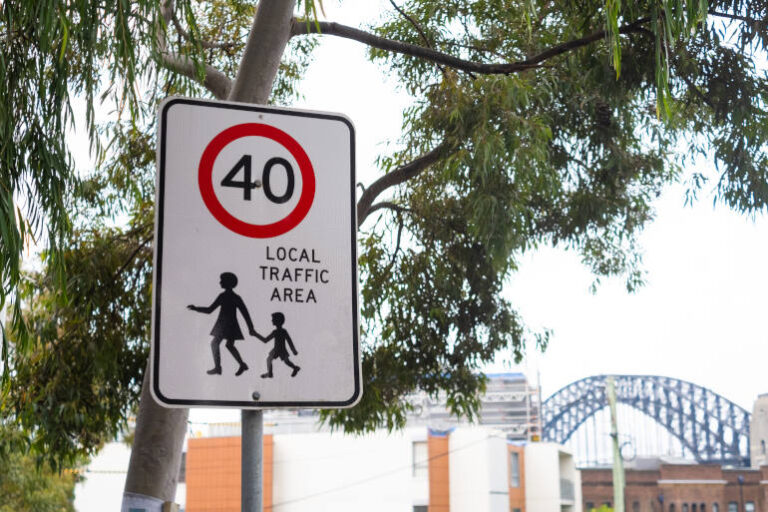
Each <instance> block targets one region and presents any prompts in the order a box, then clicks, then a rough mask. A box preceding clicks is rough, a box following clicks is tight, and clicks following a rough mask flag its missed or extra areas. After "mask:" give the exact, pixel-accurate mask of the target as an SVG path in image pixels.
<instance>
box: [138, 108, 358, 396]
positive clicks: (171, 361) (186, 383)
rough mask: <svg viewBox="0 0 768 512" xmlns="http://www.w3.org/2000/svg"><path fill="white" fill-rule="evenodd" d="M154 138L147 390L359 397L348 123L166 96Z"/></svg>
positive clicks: (352, 175)
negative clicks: (152, 270)
mask: <svg viewBox="0 0 768 512" xmlns="http://www.w3.org/2000/svg"><path fill="white" fill-rule="evenodd" d="M158 136H159V140H158V179H157V200H156V222H155V273H154V297H153V316H152V318H153V326H152V356H151V357H152V368H151V384H152V385H151V389H152V393H153V395H154V397H155V399H156V400H157V401H158V402H160V403H161V404H163V405H166V406H169V407H189V406H191V405H195V406H216V407H227V406H231V407H237V408H256V409H259V408H275V407H291V408H300V407H323V408H325V407H349V406H352V405H354V404H355V403H356V402H357V401H358V400H359V398H360V395H361V391H362V390H361V380H360V354H359V346H358V304H357V253H356V251H357V247H356V233H357V225H356V212H355V138H354V127H353V126H352V123H351V122H350V121H349V120H348V119H347V118H346V117H344V116H342V115H339V114H328V113H319V112H307V111H297V110H288V109H282V108H280V109H278V108H273V107H264V106H255V105H245V104H238V103H230V102H215V101H203V100H196V99H187V98H170V99H167V100H165V101H164V102H163V104H162V105H161V107H160V114H159V123H158Z"/></svg>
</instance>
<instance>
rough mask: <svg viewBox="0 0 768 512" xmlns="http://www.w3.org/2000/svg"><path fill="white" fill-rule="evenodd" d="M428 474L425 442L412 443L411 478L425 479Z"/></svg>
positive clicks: (427, 456) (427, 452)
mask: <svg viewBox="0 0 768 512" xmlns="http://www.w3.org/2000/svg"><path fill="white" fill-rule="evenodd" d="M428 474H429V450H428V449H427V442H426V441H414V442H413V476H414V477H415V478H426V477H427V475H428Z"/></svg>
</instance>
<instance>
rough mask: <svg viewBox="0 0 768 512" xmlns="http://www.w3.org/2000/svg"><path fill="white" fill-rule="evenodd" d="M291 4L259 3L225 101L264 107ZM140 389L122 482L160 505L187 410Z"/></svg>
mask: <svg viewBox="0 0 768 512" xmlns="http://www.w3.org/2000/svg"><path fill="white" fill-rule="evenodd" d="M295 5H296V1H295V0H261V1H260V2H259V5H258V8H257V10H256V15H255V17H254V21H253V25H252V26H251V32H250V34H249V36H248V42H247V43H246V46H245V50H244V51H243V58H242V60H241V62H240V68H239V70H238V73H237V78H236V80H235V85H234V86H233V87H232V92H231V94H230V97H229V99H230V100H232V101H241V102H246V103H266V102H267V99H268V98H269V93H270V91H271V90H272V83H273V82H274V79H275V75H276V74H277V70H278V67H279V66H280V60H281V58H282V55H283V52H284V51H285V46H286V44H287V43H288V39H289V38H290V31H291V18H292V16H293V10H294V6H295ZM150 371H151V362H150V364H148V365H147V370H146V372H147V373H146V375H145V376H144V382H143V384H142V389H141V398H140V400H141V401H140V404H139V413H138V416H137V417H136V433H135V438H134V441H133V450H132V452H131V461H130V463H129V465H128V477H127V479H126V481H125V496H124V498H123V502H124V503H123V505H124V508H125V505H126V500H127V499H133V498H134V497H135V496H136V495H139V496H145V497H150V498H155V499H157V500H159V501H162V502H167V501H174V499H175V497H176V484H177V480H178V473H179V466H180V464H181V453H182V447H183V444H184V435H185V433H186V432H187V418H188V413H189V411H188V410H187V409H167V408H164V407H161V406H159V405H158V404H157V403H155V401H154V400H153V398H152V396H151V394H150V392H149V372H150Z"/></svg>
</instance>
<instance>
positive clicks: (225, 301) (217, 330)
mask: <svg viewBox="0 0 768 512" xmlns="http://www.w3.org/2000/svg"><path fill="white" fill-rule="evenodd" d="M219 285H220V286H221V287H222V288H224V291H223V292H221V293H220V294H219V296H218V297H216V300H215V301H213V304H211V305H210V306H208V307H205V306H193V305H192V304H190V305H189V306H187V309H191V310H192V311H197V312H198V313H205V314H207V315H208V314H211V313H213V311H214V310H215V309H216V308H221V309H219V317H218V318H217V319H216V323H215V324H214V325H213V329H211V336H213V339H212V340H211V352H212V353H213V364H214V367H213V368H211V369H210V370H208V372H207V373H208V375H221V353H220V350H219V346H220V345H221V342H222V340H227V343H226V345H225V346H226V347H227V350H229V353H230V354H232V357H234V358H235V361H237V362H238V363H239V364H240V367H239V368H238V370H237V372H236V373H235V375H241V374H242V373H243V372H244V371H245V370H247V369H248V365H247V364H245V362H244V361H243V358H242V357H240V353H239V352H238V351H237V349H236V348H235V341H236V340H242V339H243V333H242V331H241V330H240V325H239V324H238V322H237V311H238V310H240V314H241V315H243V318H244V319H245V323H246V325H247V326H248V333H249V334H250V335H252V336H256V331H255V330H254V328H253V323H252V322H251V317H250V315H249V314H248V309H247V308H246V307H245V303H244V302H243V299H241V298H240V296H239V295H238V294H236V293H235V292H233V291H232V289H233V288H234V287H235V286H237V276H236V275H235V274H233V273H232V272H224V273H223V274H221V277H220V280H219Z"/></svg>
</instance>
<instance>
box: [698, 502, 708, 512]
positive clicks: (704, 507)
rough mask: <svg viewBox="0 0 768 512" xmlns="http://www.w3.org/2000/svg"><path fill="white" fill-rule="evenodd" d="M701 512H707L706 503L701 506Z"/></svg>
mask: <svg viewBox="0 0 768 512" xmlns="http://www.w3.org/2000/svg"><path fill="white" fill-rule="evenodd" d="M699 512H707V505H706V503H702V504H701V505H699Z"/></svg>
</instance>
